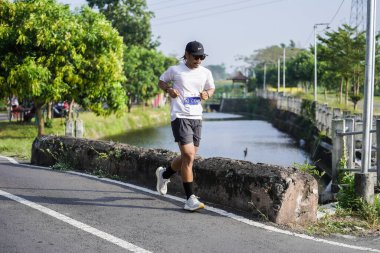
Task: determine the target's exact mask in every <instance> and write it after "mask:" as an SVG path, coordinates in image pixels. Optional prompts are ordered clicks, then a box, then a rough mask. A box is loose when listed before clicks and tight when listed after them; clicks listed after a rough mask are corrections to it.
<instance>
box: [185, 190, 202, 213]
mask: <svg viewBox="0 0 380 253" xmlns="http://www.w3.org/2000/svg"><path fill="white" fill-rule="evenodd" d="M201 208H205V204H203V203H202V202H199V200H198V198H197V197H196V196H195V195H194V194H193V195H191V196H190V198H189V199H188V200H186V203H185V207H184V209H185V210H189V211H195V210H197V209H201Z"/></svg>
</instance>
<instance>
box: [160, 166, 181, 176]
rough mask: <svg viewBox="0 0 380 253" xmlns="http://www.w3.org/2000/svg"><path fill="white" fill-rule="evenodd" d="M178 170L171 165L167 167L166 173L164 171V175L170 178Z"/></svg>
mask: <svg viewBox="0 0 380 253" xmlns="http://www.w3.org/2000/svg"><path fill="white" fill-rule="evenodd" d="M176 172H177V171H175V170H173V169H172V167H171V166H169V167H167V168H166V170H165V171H164V173H162V177H163V178H165V179H168V178H170V177H171V176H172V175H173V174H175V173H176Z"/></svg>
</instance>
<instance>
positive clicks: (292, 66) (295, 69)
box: [287, 50, 314, 92]
mask: <svg viewBox="0 0 380 253" xmlns="http://www.w3.org/2000/svg"><path fill="white" fill-rule="evenodd" d="M287 70H288V71H287V72H288V73H287V74H288V78H289V79H291V80H293V82H294V83H298V82H300V83H302V85H303V86H304V87H305V90H306V92H307V91H308V88H309V86H310V83H311V81H312V80H313V74H314V57H313V55H312V54H311V53H310V52H309V51H306V50H303V51H300V52H299V53H298V55H296V56H295V57H294V58H291V59H290V60H289V61H288V63H287Z"/></svg>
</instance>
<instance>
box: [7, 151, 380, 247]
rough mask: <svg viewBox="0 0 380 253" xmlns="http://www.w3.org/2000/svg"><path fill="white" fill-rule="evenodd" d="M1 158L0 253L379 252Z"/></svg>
mask: <svg viewBox="0 0 380 253" xmlns="http://www.w3.org/2000/svg"><path fill="white" fill-rule="evenodd" d="M183 203H184V200H183V199H180V198H178V197H174V196H170V195H169V196H161V195H159V194H158V193H156V191H153V190H150V189H146V188H143V187H139V186H135V185H132V184H126V183H122V182H117V181H114V180H110V179H106V178H97V177H94V176H90V175H85V174H81V173H77V172H61V171H53V170H50V169H47V168H42V167H32V166H30V165H26V164H24V165H23V164H19V163H17V162H16V161H14V160H12V159H7V158H5V157H1V156H0V214H1V215H0V252H7V253H16V252H28V253H40V252H56V253H61V252H62V253H67V252H73V253H74V252H84V253H87V252H88V253H90V252H91V253H94V252H115V253H116V252H147V253H148V252H181V253H187V252H197V253H198V252H219V253H223V252H226V253H230V252H242V253H244V252H255V253H277V252H278V253H280V252H292V253H304V252H311V253H318V252H324V253H340V252H341V253H354V252H365V251H372V252H380V243H379V241H378V238H349V239H347V238H337V237H334V238H315V237H310V236H307V235H302V234H296V233H293V232H290V231H285V230H282V229H280V228H278V227H274V226H272V225H271V224H270V223H259V222H257V221H253V220H250V219H247V218H244V217H241V216H238V215H234V214H231V213H228V212H226V211H223V210H221V209H218V208H213V207H210V204H209V203H206V209H204V210H200V211H199V212H193V213H191V212H187V211H185V210H183Z"/></svg>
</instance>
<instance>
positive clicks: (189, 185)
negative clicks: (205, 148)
mask: <svg viewBox="0 0 380 253" xmlns="http://www.w3.org/2000/svg"><path fill="white" fill-rule="evenodd" d="M180 150H181V162H182V163H181V177H182V183H183V188H184V190H185V193H186V198H187V201H186V203H185V207H184V208H185V209H186V210H189V211H195V210H197V209H200V208H204V204H203V203H201V202H199V200H198V198H197V197H196V196H195V195H194V191H193V180H194V176H193V162H194V159H195V155H196V153H197V151H198V147H196V146H194V143H189V144H185V145H180Z"/></svg>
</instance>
